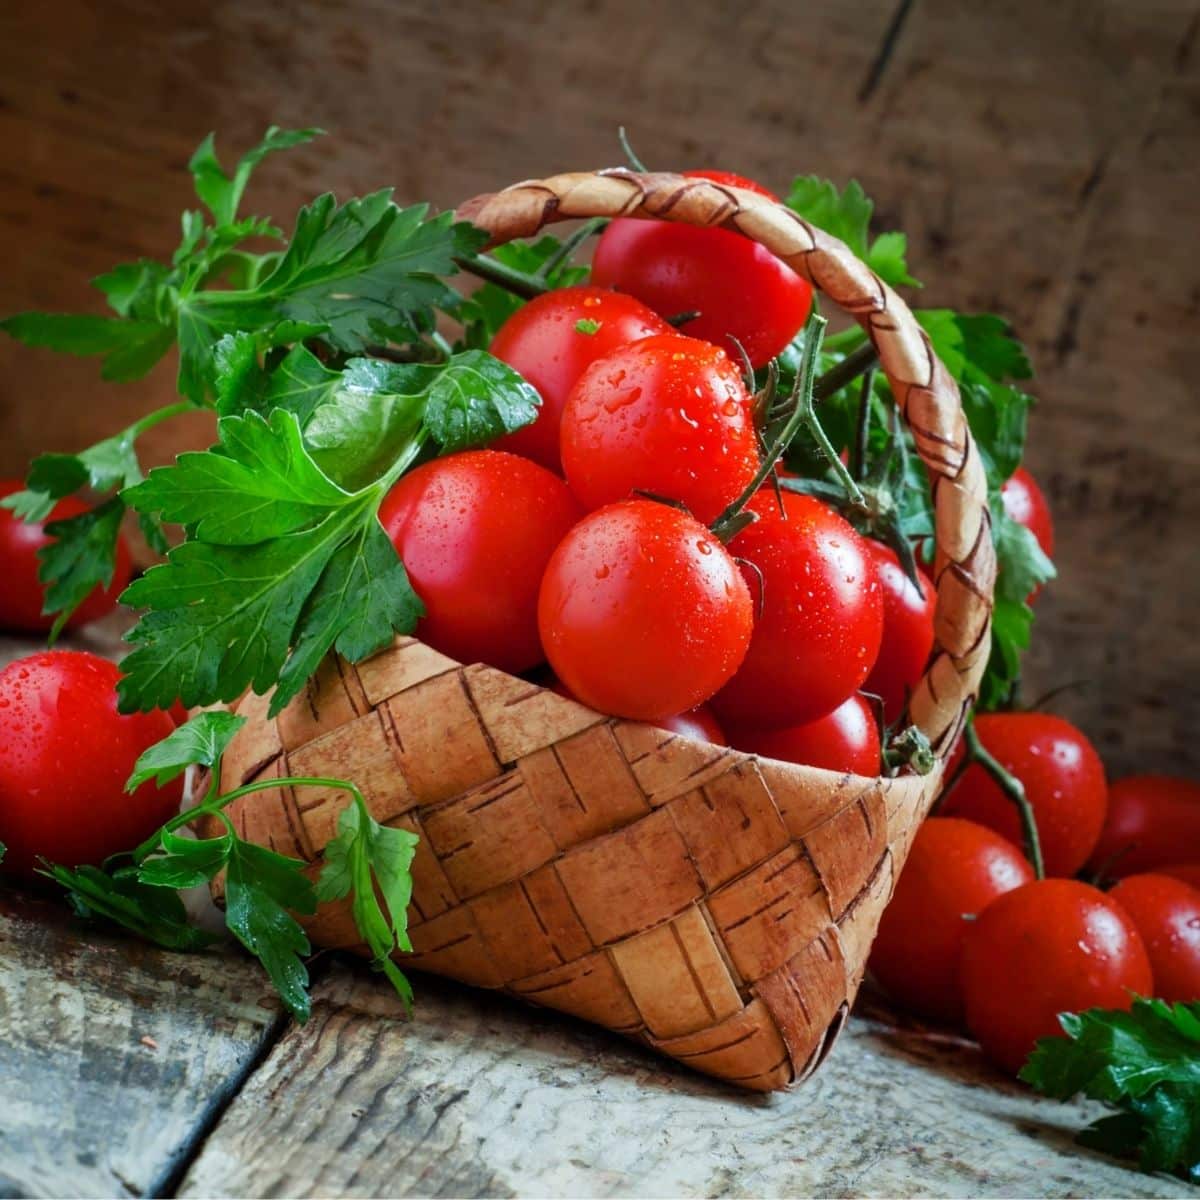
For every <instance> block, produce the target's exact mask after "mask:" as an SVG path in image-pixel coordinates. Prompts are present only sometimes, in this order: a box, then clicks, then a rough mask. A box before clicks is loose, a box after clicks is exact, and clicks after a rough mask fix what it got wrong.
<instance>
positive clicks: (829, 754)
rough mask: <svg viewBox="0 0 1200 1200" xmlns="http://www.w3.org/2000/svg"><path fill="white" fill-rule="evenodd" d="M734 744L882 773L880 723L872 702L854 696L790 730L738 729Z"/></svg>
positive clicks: (830, 766) (829, 767) (786, 758)
mask: <svg viewBox="0 0 1200 1200" xmlns="http://www.w3.org/2000/svg"><path fill="white" fill-rule="evenodd" d="M733 744H734V745H735V746H736V747H737V748H738V749H739V750H745V751H746V752H747V753H748V754H761V755H762V756H763V757H764V758H778V759H781V760H782V761H783V762H794V763H803V764H805V765H806V766H810V767H822V768H824V769H825V770H826V771H841V772H849V773H850V774H852V775H868V776H875V775H878V774H879V726H878V725H877V724H876V723H875V714H874V713H873V712H872V711H871V705H870V704H869V703H868V702H867V701H866V700H865V699H864V698H863V697H862V696H851V697H850V699H849V700H847V701H846V702H845V703H844V704H842V705H840V706H839V707H838V708H835V709H834V710H833V712H831V713H829V714H828V715H827V716H824V717H818V718H817V719H816V720H815V721H810V722H809V723H808V724H806V725H790V726H788V727H787V728H786V729H767V730H735V731H734V734H733Z"/></svg>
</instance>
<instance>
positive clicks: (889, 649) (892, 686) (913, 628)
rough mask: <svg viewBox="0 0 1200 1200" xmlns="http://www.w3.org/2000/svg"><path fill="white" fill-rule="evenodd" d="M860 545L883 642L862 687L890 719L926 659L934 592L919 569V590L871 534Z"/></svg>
mask: <svg viewBox="0 0 1200 1200" xmlns="http://www.w3.org/2000/svg"><path fill="white" fill-rule="evenodd" d="M864 545H865V546H866V548H867V551H868V552H869V553H870V555H871V558H872V559H873V560H874V563H875V577H876V578H877V579H878V580H879V589H880V594H881V596H882V598H883V640H882V641H881V642H880V644H879V656H878V657H877V658H876V659H875V665H874V666H873V667H872V668H871V673H870V675H868V676H867V682H866V683H865V684H863V691H866V692H871V693H873V694H874V695H876V696H878V697H879V698H880V699H881V700H882V701H883V713H884V717H885V719H886V720H887V721H889V722H891V721H895V720H896V719H897V718H898V717H899V716H900V714H901V713H902V712H903V711H904V705H905V703H906V701H907V699H908V694H909V693H910V692H911V691H912V689H913V688H914V687H915V686H916V684H917V682H918V680H920V678H921V676H922V674H923V673H924V671H925V666H926V664H927V663H928V661H929V653H930V651H931V650H932V649H933V616H934V612H935V610H936V609H937V592H935V591H934V589H933V583H932V581H931V580H930V578H929V576H928V575H926V574H925V572H924V571H922V570H921V568H920V567H918V568H917V579H918V581H919V582H920V587H919V588H918V587H917V585H916V584H914V583H913V581H912V580H911V579H909V577H908V576H907V575H906V574H905V573H904V568H903V567H902V566H901V565H900V560H899V559H898V558H897V557H896V552H895V551H894V550H893V549H891V547H889V546H885V545H884V544H883V543H882V542H877V541H874V540H873V539H871V538H867V539H865V541H864Z"/></svg>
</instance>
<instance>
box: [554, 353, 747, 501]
mask: <svg viewBox="0 0 1200 1200" xmlns="http://www.w3.org/2000/svg"><path fill="white" fill-rule="evenodd" d="M562 461H563V469H564V471H565V472H566V476H567V482H568V483H570V485H571V490H572V491H573V492H574V493H575V495H576V496H578V497H579V501H580V503H581V504H583V505H584V507H585V508H589V509H594V508H599V507H600V506H601V505H603V504H611V503H614V502H615V501H618V500H626V499H628V498H629V496H630V495H631V493H633V492H634V491H635V490H641V491H646V492H652V493H653V494H655V495H658V496H665V497H667V498H668V499H671V500H678V501H680V502H682V503H683V504H685V505H687V507H688V509H689V510H690V511H691V513H692V514H693V516H695V517H696V519H697V520H699V521H703V522H704V523H705V524H707V523H708V522H710V521H712V520H714V519H715V518H716V517H717V516H718V515H719V514H720V512H721V511H722V510H723V509H724V508H725V507H726V505H728V504H730V503H731V502H732V501H734V500H736V499H737V497H738V496H739V495H741V493H742V492H743V491H745V489H746V487H747V486H748V485H749V484H750V481H751V480H752V479H753V478H754V473H755V472H756V471H757V470H758V468H759V461H760V460H759V456H758V444H757V437H756V435H755V432H754V416H753V414H752V412H751V409H750V397H749V396H748V395H747V394H746V388H745V385H744V384H743V383H742V377H741V375H740V373H739V372H738V371H737V369H736V368H735V367H734V365H733V364H732V363H731V362H730V361H729V357H728V356H727V355H726V354H725V352H724V351H723V350H718V349H717V348H716V347H715V346H710V345H709V344H708V343H707V342H699V341H697V340H696V339H695V338H685V337H681V336H680V335H679V334H677V333H670V334H663V335H661V336H659V337H651V338H644V339H643V340H642V341H639V342H633V343H631V344H630V345H628V346H624V347H623V348H622V349H620V350H617V351H616V352H615V353H613V354H610V355H609V356H608V357H607V358H604V359H601V360H600V361H599V362H597V363H594V364H593V365H592V366H591V367H589V368H588V369H587V371H585V372H584V374H583V376H582V377H581V378H580V380H579V382H578V383H576V385H575V386H574V388H572V389H571V394H570V396H568V397H567V404H566V407H565V408H564V409H563V416H562Z"/></svg>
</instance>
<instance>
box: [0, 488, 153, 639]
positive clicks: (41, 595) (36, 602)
mask: <svg viewBox="0 0 1200 1200" xmlns="http://www.w3.org/2000/svg"><path fill="white" fill-rule="evenodd" d="M24 486H25V485H24V483H22V482H21V480H19V479H5V480H0V497H4V496H11V495H12V494H13V492H19V491H20V490H21V489H22V488H23V487H24ZM87 511H88V509H87V505H86V504H84V503H83V501H81V500H78V499H76V498H75V497H74V496H65V497H63V499H61V500H60V501H59V502H58V503H57V504H55V506H54V508H53V509H52V510H51V513H50V516H49V517H47V518H46V520H45V521H41V522H39V521H33V522H26V521H22V520H21V519H20V518H19V517H16V516H14V515H13V513H11V512H10V511H9V510H8V509H7V508H0V628H4V629H10V630H15V631H18V632H21V633H42V632H44V631H45V630H47V629H49V628H50V626H51V625H53V624H54V616H53V614H50V615H43V613H42V604H43V602H44V600H45V589H44V588H43V586H42V584H41V583H40V581H39V580H38V567H39V566H40V565H41V564H40V563H39V561H38V556H37V552H38V551H39V550H40V549H41V548H42V547H43V546H48V545H49V544H50V542H51V541H52V540H53V539H52V538H50V537H49V536H48V535H47V533H46V525H47V524H49V523H50V522H51V521H65V520H66V519H67V518H68V517H77V516H78V515H79V514H80V513H83V512H87ZM131 570H132V565H131V562H130V557H129V546H128V544H127V543H126V541H125V539H124V537H120V536H118V538H117V553H116V565H115V567H114V569H113V577H112V582H111V583H110V584H109V585H108V587H106V588H103V589H101V588H99V587H97V588H96V589H95V590H94V591H93V592H92V593H91V594H90V595H89V596H88V597H87V598H86V599H85V600H84V602H83V603H82V604H81V605H80V606H79V607H78V608H77V609H76V610H75V611H74V612H73V613H72V614H71V616H70V618H69V619H68V621H67V628H68V629H78V628H79V626H81V625H86V624H88V622H89V621H95V620H98V619H99V618H100V617H103V616H107V615H108V614H109V613H110V612H112V611H113V609H114V608H116V607H117V597H118V596H119V595H120V594H121V593H122V592H123V591H124V590H125V586H126V584H128V583H129V575H130V572H131Z"/></svg>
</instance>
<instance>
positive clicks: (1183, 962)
mask: <svg viewBox="0 0 1200 1200" xmlns="http://www.w3.org/2000/svg"><path fill="white" fill-rule="evenodd" d="M1108 894H1109V896H1111V897H1112V899H1114V900H1115V901H1116V902H1117V903H1118V904H1120V906H1121V907H1122V908H1123V909H1124V910H1125V911H1126V912H1127V913H1128V914H1129V915H1130V917H1131V918H1132V919H1133V923H1134V925H1136V926H1137V931H1138V933H1140V934H1141V935H1142V941H1143V942H1144V943H1145V945H1146V953H1147V955H1149V957H1150V967H1151V969H1152V970H1153V971H1154V994H1155V995H1156V996H1158V997H1159V999H1161V1000H1170V1001H1171V1002H1172V1003H1174V1002H1175V1001H1176V1000H1181V1001H1183V1002H1184V1003H1186V1004H1190V1003H1191V1002H1192V1001H1197V1000H1200V891H1197V890H1196V889H1195V888H1193V887H1188V885H1187V884H1186V883H1181V882H1180V881H1179V880H1178V879H1172V878H1170V876H1167V875H1158V874H1153V875H1129V876H1127V877H1126V878H1125V879H1122V880H1121V882H1120V883H1118V884H1117V886H1116V887H1115V888H1113V890H1112V891H1111V892H1109V893H1108Z"/></svg>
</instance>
